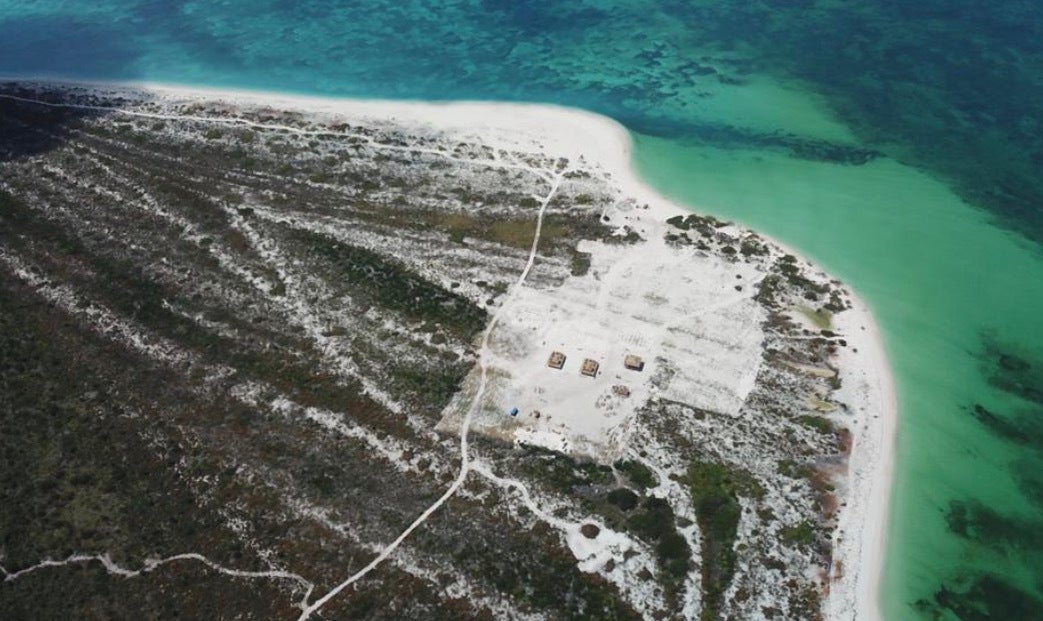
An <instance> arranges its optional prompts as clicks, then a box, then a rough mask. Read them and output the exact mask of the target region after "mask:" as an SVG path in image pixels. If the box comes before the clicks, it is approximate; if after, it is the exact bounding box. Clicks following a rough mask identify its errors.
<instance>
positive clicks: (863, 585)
mask: <svg viewBox="0 0 1043 621" xmlns="http://www.w3.org/2000/svg"><path fill="white" fill-rule="evenodd" d="M0 80H2V81H8V80H10V81H12V82H19V83H27V84H34V83H35V84H40V85H49V86H51V85H53V86H59V87H62V86H64V87H80V88H84V89H93V90H95V91H98V92H106V91H109V92H116V93H120V92H122V93H123V94H126V92H127V91H131V92H137V93H142V94H152V95H156V96H157V97H158V98H161V99H165V100H167V101H169V102H178V101H193V100H199V99H209V100H221V101H226V102H229V103H241V104H246V105H253V106H265V107H273V108H282V109H290V110H296V111H300V112H307V113H310V114H319V115H328V116H349V117H355V118H358V117H363V118H368V119H374V120H385V121H387V120H393V121H395V122H399V123H402V122H409V123H416V124H423V125H427V126H431V127H434V128H437V129H445V130H451V131H459V132H461V133H464V134H469V135H475V136H481V137H482V139H483V140H484V141H485V142H486V143H487V144H493V145H495V144H496V142H497V139H498V137H501V136H503V137H508V136H510V137H514V138H517V137H519V136H521V137H524V138H528V139H530V140H532V141H533V142H534V143H537V144H539V145H540V146H542V147H545V148H546V149H547V150H548V151H551V152H554V153H556V154H558V153H560V154H561V155H566V156H568V157H570V158H572V157H575V158H580V157H583V158H584V159H586V160H587V161H589V162H591V163H594V164H596V165H599V166H600V167H601V168H603V169H604V170H605V171H606V172H608V173H610V175H611V178H612V179H613V181H614V182H615V183H616V184H617V185H618V188H619V189H620V190H621V191H622V193H623V194H624V195H627V196H630V197H633V198H634V199H635V200H637V201H639V202H644V203H647V204H648V205H649V206H650V209H649V213H650V214H652V215H654V216H655V217H656V218H659V217H660V216H662V217H669V216H672V215H675V214H677V213H692V212H693V211H696V210H697V209H699V208H698V206H696V205H693V206H692V207H691V208H688V207H685V206H683V205H679V204H677V203H674V202H672V201H671V200H669V199H668V198H666V197H664V196H662V195H660V194H659V193H658V192H656V191H655V189H654V188H652V187H651V186H649V185H648V184H647V183H645V182H644V181H643V180H642V179H641V178H640V176H639V175H638V173H637V171H636V169H635V168H634V166H633V162H632V153H631V152H632V146H633V145H632V140H631V137H630V134H629V132H628V131H627V130H626V128H625V127H624V126H623V125H621V124H620V123H618V122H617V121H615V120H613V119H611V118H609V117H606V116H603V115H600V114H596V113H593V112H588V111H585V110H581V109H576V108H568V107H564V106H556V105H552V104H526V103H515V102H478V101H463V102H422V101H395V100H367V99H347V98H333V97H322V96H309V95H294V94H283V93H277V92H276V93H273V92H266V91H253V90H235V89H220V88H208V87H194V86H185V85H176V84H160V83H152V82H105V81H76V80H61V79H57V78H41V79H26V78H10V79H8V78H0ZM700 212H701V213H710V212H708V211H703V210H700ZM737 224H739V225H741V226H744V225H742V223H741V222H739V223H737ZM744 228H748V227H745V226H744ZM751 230H752V229H751ZM758 234H759V235H761V237H763V238H764V239H765V240H767V241H768V242H769V243H771V244H773V245H775V246H777V247H779V248H781V249H783V250H785V251H786V252H789V253H791V254H794V255H795V256H797V257H800V258H801V259H804V255H802V254H801V253H799V252H794V251H793V249H792V248H790V247H789V246H787V245H786V244H784V243H781V242H780V241H778V240H777V239H775V238H772V237H769V236H766V235H762V234H760V233H758ZM812 264H813V265H815V266H816V267H817V266H818V264H817V263H814V262H812ZM844 286H845V288H846V289H847V290H848V292H849V294H850V297H851V301H852V303H853V308H852V309H850V310H848V311H847V312H845V313H841V314H840V315H838V316H837V324H838V325H837V328H838V330H840V331H842V332H843V333H845V334H847V335H848V339H849V341H850V342H851V345H852V347H851V348H847V349H845V350H843V352H842V356H843V361H842V363H841V365H840V368H841V377H842V380H843V382H842V387H841V389H840V391H839V392H838V396H840V397H841V398H842V399H843V400H844V401H845V402H847V403H848V404H849V405H850V406H851V410H852V411H853V412H854V414H855V416H854V418H853V419H852V420H851V423H850V425H849V427H850V428H851V431H852V435H853V440H854V441H853V446H852V450H851V453H850V455H849V458H848V475H847V477H848V478H847V480H846V482H845V494H844V497H843V499H842V500H843V502H844V507H843V510H842V511H841V512H840V515H839V519H838V526H837V537H836V538H835V540H834V558H839V559H840V560H841V561H843V564H844V565H845V566H846V569H845V571H844V572H843V574H842V576H841V577H839V578H838V579H837V581H836V582H833V583H832V584H831V588H830V593H829V596H828V597H826V598H825V600H824V603H823V612H824V613H825V615H826V618H829V619H868V620H872V621H875V620H876V619H880V618H881V617H882V614H881V601H880V600H881V593H880V588H881V580H882V572H883V563H884V555H885V554H886V551H887V544H886V542H887V535H888V526H889V520H890V508H891V504H890V501H891V494H892V485H893V480H894V477H893V474H894V472H893V470H894V451H895V434H896V429H897V394H896V391H895V383H894V377H893V374H892V371H891V366H890V364H889V363H888V357H887V351H886V347H885V343H884V340H883V336H882V334H881V333H880V330H879V327H878V326H877V324H876V322H875V320H874V318H873V315H872V313H871V312H870V310H869V307H868V305H867V304H866V303H865V302H864V300H863V299H862V298H861V297H860V296H859V295H858V294H857V292H855V291H854V290H853V289H852V288H851V287H850V286H849V285H847V284H846V283H845V284H844ZM851 349H857V350H858V352H859V353H858V354H853V353H852V351H851ZM856 355H857V356H858V357H859V358H860V360H853V359H852V356H856ZM874 414H876V415H875V416H874ZM847 534H854V536H853V537H851V538H850V539H849V538H848V537H846V536H845V535H847ZM850 559H856V560H857V562H849V560H850Z"/></svg>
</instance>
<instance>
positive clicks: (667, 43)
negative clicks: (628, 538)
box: [0, 0, 1043, 620]
mask: <svg viewBox="0 0 1043 621" xmlns="http://www.w3.org/2000/svg"><path fill="white" fill-rule="evenodd" d="M1041 74H1043V7H1040V6H1039V5H1038V3H1032V2H1015V1H1013V0H1000V1H998V2H994V3H987V4H986V3H980V2H969V1H960V0H948V1H943V0H932V1H927V0H924V1H920V2H913V1H911V0H867V1H865V2H859V3H853V2H852V3H845V2H838V1H832V2H825V1H820V0H776V1H762V2H738V1H736V2H727V1H714V2H710V1H699V0H693V1H689V2H682V1H680V0H673V1H664V0H660V1H652V0H633V1H628V2H622V1H617V2H592V1H591V2H574V3H569V4H567V5H563V4H562V3H552V2H541V1H531V2H523V1H521V0H518V1H510V0H485V1H477V0H476V1H471V2H461V1H456V0H452V1H446V2H435V1H418V0H403V1H400V2H382V1H375V0H364V1H359V2H320V1H310V0H308V1H290V0H255V1H252V2H245V1H241V0H224V1H222V2H167V1H160V0H149V1H142V0H125V1H123V2H118V1H115V0H98V1H96V2H93V3H83V2H62V1H58V0H36V1H29V0H24V1H11V0H0V75H23V76H34V77H39V76H54V77H72V78H90V79H121V80H152V81H167V82H176V83H183V84H194V85H206V86H220V87H245V88H254V89H266V90H275V91H285V92H298V93H309V94H320V95H335V96H357V97H392V98H416V99H502V100H514V101H540V102H552V103H559V104H566V105H574V106H580V107H584V108H588V109H591V110H594V111H597V112H602V113H605V114H608V115H610V116H613V117H614V118H616V119H618V120H620V121H622V122H623V123H624V124H626V125H627V127H628V128H630V129H631V131H632V132H633V133H634V137H635V144H636V150H635V159H636V163H637V165H638V167H639V169H640V171H641V173H642V174H643V175H644V176H645V178H646V179H648V180H649V182H650V183H652V184H653V185H654V186H655V187H658V188H659V189H660V190H661V191H662V192H664V193H665V194H667V195H669V196H671V197H673V198H675V199H678V200H680V201H682V202H684V203H686V204H689V205H692V206H693V207H695V208H698V209H700V210H704V211H708V212H710V213H713V214H715V215H718V216H723V217H727V218H732V219H736V220H739V221H742V222H744V223H746V224H748V225H750V226H752V227H754V228H756V229H759V230H761V231H763V232H765V233H768V234H771V235H774V236H777V237H778V238H780V239H782V240H784V241H786V242H788V243H790V244H792V245H794V246H796V247H798V248H800V249H801V250H802V251H803V252H804V253H806V254H807V255H809V256H810V257H813V258H814V259H815V260H817V261H819V262H820V263H821V264H822V265H824V266H825V267H827V268H828V269H830V270H831V271H833V272H834V273H836V274H837V275H839V276H841V277H843V278H844V279H845V280H847V281H848V282H850V283H851V284H852V285H854V286H855V287H856V288H857V289H858V290H859V291H861V292H862V293H863V295H864V296H865V297H866V298H867V299H868V300H869V301H870V303H871V304H872V306H873V307H874V309H875V310H876V312H877V314H878V317H879V319H880V321H881V324H882V327H883V329H884V332H885V337H886V340H887V345H888V348H889V351H890V354H891V357H892V361H893V363H894V367H895V372H896V377H897V380H898V386H899V393H900V408H901V419H900V427H899V444H898V472H897V480H896V482H895V493H894V498H895V502H894V505H893V520H892V527H891V539H890V549H889V550H888V555H887V557H888V561H887V571H886V576H885V580H884V587H885V588H884V594H883V597H884V609H885V611H886V612H887V616H888V618H889V619H956V618H959V619H968V620H970V619H1033V618H1043V603H1041V602H1043V536H1041V535H1040V533H1041V532H1043V251H1041V245H1040V243H1041V240H1043V174H1041V173H1040V172H1039V171H1040V170H1041V169H1043V125H1041V123H1043V107H1041V106H1043V103H1040V102H1043V75H1041Z"/></svg>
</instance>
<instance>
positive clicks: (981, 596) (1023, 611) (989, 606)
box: [916, 575, 1043, 621]
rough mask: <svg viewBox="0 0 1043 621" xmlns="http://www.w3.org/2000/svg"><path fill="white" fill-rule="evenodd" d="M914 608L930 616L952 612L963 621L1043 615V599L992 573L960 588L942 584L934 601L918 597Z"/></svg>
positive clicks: (1033, 617)
mask: <svg viewBox="0 0 1043 621" xmlns="http://www.w3.org/2000/svg"><path fill="white" fill-rule="evenodd" d="M916 608H917V609H918V610H919V611H920V612H921V613H923V614H924V615H931V617H932V618H945V617H944V616H943V615H955V616H956V617H957V618H958V619H962V620H963V621H986V620H988V621H992V620H995V619H1040V618H1043V601H1041V600H1040V599H1039V598H1038V597H1036V596H1035V595H1033V594H1031V593H1028V592H1027V591H1024V590H1022V589H1019V588H1018V587H1016V586H1014V585H1012V584H1010V583H1008V582H1005V581H1004V580H1002V579H1000V578H998V577H996V576H992V575H984V576H981V577H979V578H976V579H975V580H974V581H973V582H971V583H970V584H969V585H967V586H966V587H965V588H963V589H958V588H954V587H949V586H946V585H943V586H942V587H941V588H940V589H938V591H936V592H935V594H934V601H933V602H932V601H927V600H920V601H918V602H916Z"/></svg>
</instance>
